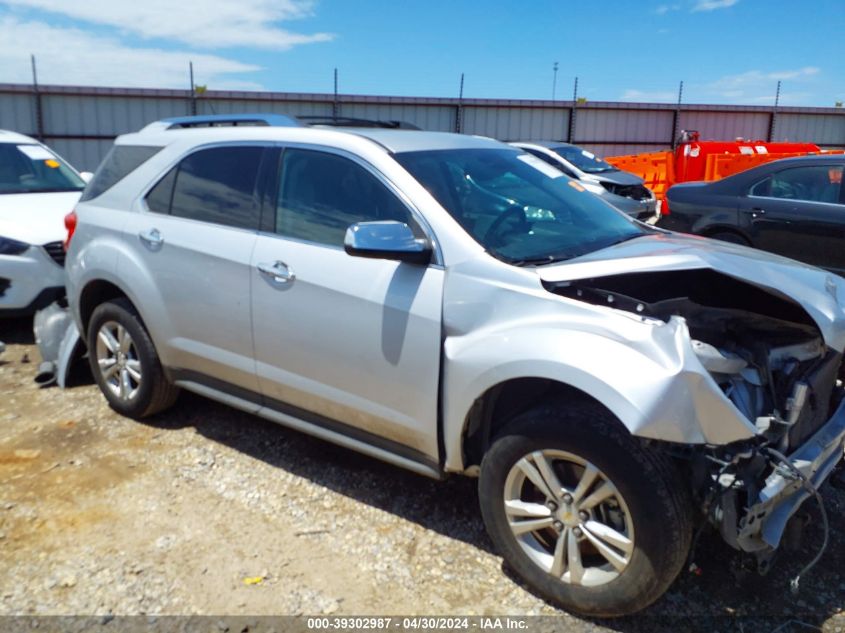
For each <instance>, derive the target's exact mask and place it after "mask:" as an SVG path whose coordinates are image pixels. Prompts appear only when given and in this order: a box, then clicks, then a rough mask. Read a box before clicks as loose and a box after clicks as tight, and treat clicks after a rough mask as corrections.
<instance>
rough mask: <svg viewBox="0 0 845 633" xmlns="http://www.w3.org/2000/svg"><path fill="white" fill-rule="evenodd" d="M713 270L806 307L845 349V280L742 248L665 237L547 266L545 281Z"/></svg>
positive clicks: (691, 238) (836, 345)
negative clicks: (669, 271) (673, 271)
mask: <svg viewBox="0 0 845 633" xmlns="http://www.w3.org/2000/svg"><path fill="white" fill-rule="evenodd" d="M701 268H710V269H712V270H715V271H718V272H720V273H723V274H725V275H728V276H730V277H734V278H736V279H740V280H742V281H745V282H748V283H751V284H754V285H756V286H759V287H760V288H763V289H765V290H767V291H769V292H772V293H773V294H776V295H779V296H782V297H786V298H788V299H791V300H792V301H794V302H795V303H798V304H799V305H801V307H803V308H804V310H806V311H807V313H808V314H809V315H810V316H811V317H812V318H813V320H814V321H815V322H816V324H817V325H818V326H819V330H820V331H821V333H822V336H824V339H825V342H826V343H827V344H828V345H829V346H830V347H832V348H833V349H835V350H837V351H839V352H841V351H843V348H845V308H843V306H845V279H842V278H841V277H839V276H838V275H834V274H833V273H829V272H827V271H824V270H822V269H820V268H816V267H814V266H809V265H807V264H802V263H800V262H796V261H794V260H791V259H787V258H785V257H780V256H778V255H772V254H770V253H766V252H763V251H759V250H756V249H753V248H748V247H745V246H739V245H736V244H728V243H726V242H719V241H717V240H711V239H707V238H702V237H696V236H686V235H677V234H666V233H659V234H653V235H646V236H643V237H640V238H636V239H633V240H629V241H627V242H623V243H621V244H617V245H616V246H611V247H608V248H605V249H602V250H600V251H596V252H594V253H590V254H588V255H584V256H581V257H578V258H575V259H571V260H569V261H567V262H565V263H562V264H557V265H552V266H542V267H539V268H537V273H538V275H539V276H540V278H541V279H542V280H543V281H548V282H560V281H576V280H579V279H589V278H595V277H605V276H608V275H620V274H624V273H636V272H649V271H655V272H656V271H666V270H695V269H701Z"/></svg>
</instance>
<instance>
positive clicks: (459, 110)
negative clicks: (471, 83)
mask: <svg viewBox="0 0 845 633" xmlns="http://www.w3.org/2000/svg"><path fill="white" fill-rule="evenodd" d="M463 101H464V74H463V73H461V87H460V89H459V90H458V105H457V107H456V108H455V132H457V133H458V134H460V133H461V128H463V126H464V125H463V123H464V121H463V118H464V104H463Z"/></svg>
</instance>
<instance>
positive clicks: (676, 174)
mask: <svg viewBox="0 0 845 633" xmlns="http://www.w3.org/2000/svg"><path fill="white" fill-rule="evenodd" d="M821 152H822V150H821V149H820V148H819V146H818V145H814V144H813V143H769V142H767V141H749V140H743V139H741V138H738V139H736V140H734V141H702V140H700V139H699V133H698V132H696V131H694V130H691V131H684V132H682V133H681V138H680V142H679V143H678V146H677V147H676V148H675V150H674V151H670V152H649V153H646V154H631V155H628V156H611V157H607V158H605V160H606V161H607V162H608V163H610V164H611V165H613V166H614V167H618V168H619V169H622V170H624V171H629V172H631V173H634V174H636V175H638V176H639V177H640V178H642V179H643V180H644V181H645V184H646V186H647V187H648V188H649V189H651V190H652V191H653V192H654V195H655V197H656V198H657V199H658V200H660V201H662V202H661V210H662V212H664V213H665V212H666V211H667V210H668V207H667V206H666V192H667V191H668V189H669V187H671V186H672V185H674V184H675V183H678V182H688V181H691V180H720V179H721V178H724V177H725V176H730V175H731V174H736V173H738V172H741V171H745V170H746V169H750V168H751V167H756V166H757V165H760V164H762V163H767V162H769V161H772V160H778V159H780V158H790V157H792V156H804V155H806V154H815V153H821ZM830 153H841V151H837V152H830Z"/></svg>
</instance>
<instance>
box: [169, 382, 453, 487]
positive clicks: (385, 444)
mask: <svg viewBox="0 0 845 633" xmlns="http://www.w3.org/2000/svg"><path fill="white" fill-rule="evenodd" d="M170 375H171V377H172V379H173V382H174V384H176V385H178V386H179V387H182V388H183V389H186V390H188V391H191V392H193V393H196V394H198V395H200V396H204V397H206V398H209V399H211V400H216V401H217V402H222V403H223V404H227V405H229V406H230V407H233V408H235V409H239V410H241V411H245V412H247V413H252V414H254V415H257V416H259V417H262V418H264V419H266V420H270V421H271V422H276V423H277V424H281V425H282V426H287V427H290V428H292V429H295V430H297V431H301V432H303V433H307V434H308V435H313V436H314V437H318V438H320V439H323V440H327V441H329V442H332V443H334V444H337V445H338V446H343V447H344V448H349V449H352V450H354V451H358V452H359V453H363V454H364V455H368V456H370V457H375V458H376V459H380V460H382V461H385V462H387V463H389V464H393V465H395V466H399V467H401V468H405V469H407V470H410V471H412V472H415V473H417V474H420V475H425V476H426V477H431V478H433V479H444V477H445V473H444V472H443V470H442V469H441V468H440V466H439V464H437V463H435V462H434V461H432V460H431V459H429V458H428V457H427V456H425V455H423V454H422V453H419V452H417V451H415V450H413V449H411V448H408V447H407V446H403V445H401V444H398V443H396V442H392V441H390V440H386V439H384V438H381V437H379V436H377V435H373V434H372V433H368V432H367V431H363V430H361V429H359V428H356V427H352V426H349V425H347V424H344V423H343V422H340V421H337V420H332V419H329V418H324V417H322V416H319V415H317V414H314V413H311V412H310V411H304V410H302V409H298V408H297V407H293V406H291V405H288V404H286V403H283V402H278V401H275V400H271V401H268V400H266V399H265V398H263V397H262V396H261V395H260V394H256V393H254V392H252V391H249V390H246V389H243V388H241V387H237V386H235V385H230V384H228V383H225V382H223V381H219V380H216V379H214V378H211V377H208V376H205V375H203V374H199V373H197V372H193V371H186V370H175V369H171V370H170Z"/></svg>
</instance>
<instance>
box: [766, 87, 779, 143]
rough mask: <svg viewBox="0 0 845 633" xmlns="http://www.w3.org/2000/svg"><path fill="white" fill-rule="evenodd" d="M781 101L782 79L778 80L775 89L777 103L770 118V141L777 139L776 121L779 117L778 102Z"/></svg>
mask: <svg viewBox="0 0 845 633" xmlns="http://www.w3.org/2000/svg"><path fill="white" fill-rule="evenodd" d="M779 103H780V80H778V87H777V90H776V91H775V105H774V107H773V108H772V116H771V118H770V119H769V143H771V142H772V141H773V140H775V123H776V122H777V118H778V104H779Z"/></svg>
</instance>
